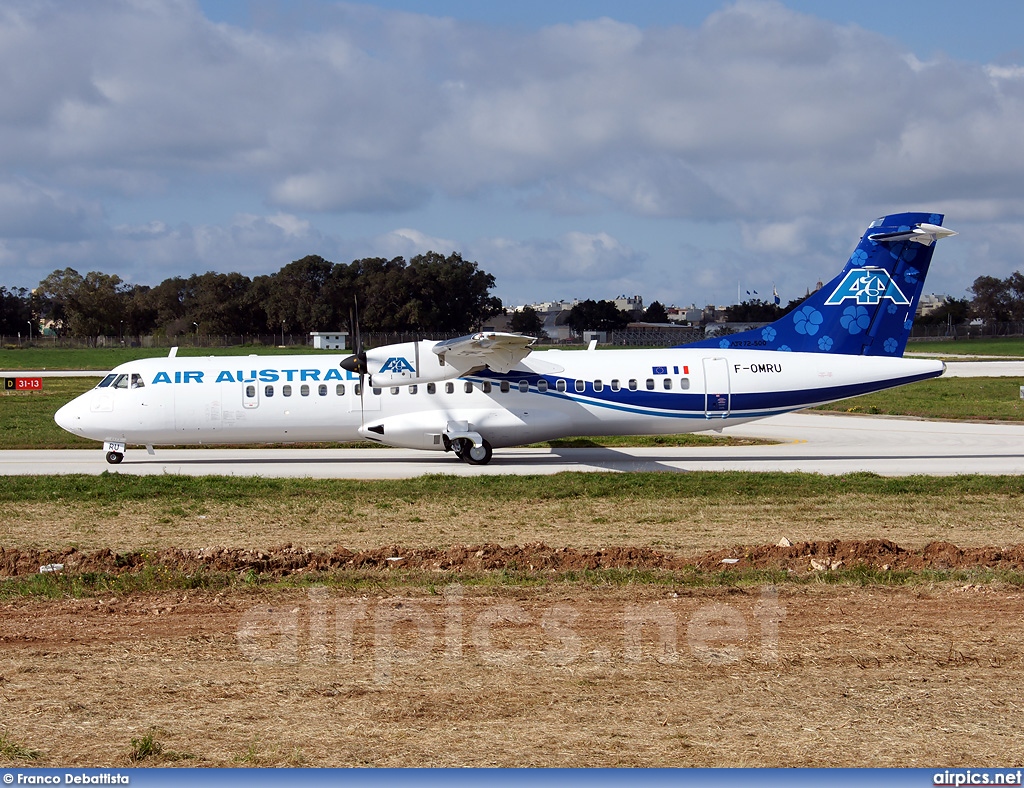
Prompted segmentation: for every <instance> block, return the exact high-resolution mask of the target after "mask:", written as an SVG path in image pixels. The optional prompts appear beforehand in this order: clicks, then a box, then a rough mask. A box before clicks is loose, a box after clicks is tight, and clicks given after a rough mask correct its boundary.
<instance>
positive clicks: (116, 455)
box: [107, 451, 124, 465]
mask: <svg viewBox="0 0 1024 788" xmlns="http://www.w3.org/2000/svg"><path fill="white" fill-rule="evenodd" d="M123 459H124V453H123V452H119V451H108V452H107V462H109V463H110V464H111V465H117V464H118V463H119V462H121V460H123Z"/></svg>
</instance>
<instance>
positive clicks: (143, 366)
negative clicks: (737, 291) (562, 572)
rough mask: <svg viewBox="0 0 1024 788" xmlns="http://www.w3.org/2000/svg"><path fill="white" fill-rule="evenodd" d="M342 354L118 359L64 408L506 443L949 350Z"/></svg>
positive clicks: (217, 432)
mask: <svg viewBox="0 0 1024 788" xmlns="http://www.w3.org/2000/svg"><path fill="white" fill-rule="evenodd" d="M342 358H344V356H342V355H338V354H324V355H302V356H248V357H234V356H219V357H218V356H211V357H204V358H170V357H166V358H153V359H145V360H140V361H133V362H129V363H127V364H122V365H121V366H119V367H117V368H116V369H115V370H113V371H112V373H111V375H108V376H107V378H105V379H104V383H101V385H100V386H98V387H97V388H94V389H92V390H90V391H88V392H86V393H85V394H83V395H82V396H80V397H78V398H77V399H75V400H74V401H72V402H70V403H68V404H67V405H65V406H64V407H63V408H61V409H60V410H59V411H58V413H57V415H56V420H57V423H58V424H60V426H61V427H63V428H64V429H66V430H68V431H69V432H72V433H75V434H77V435H82V436H84V437H87V438H92V439H95V440H98V441H105V442H117V443H122V444H138V445H199V444H246V443H282V442H283V443H292V442H309V441H355V440H362V439H365V438H369V439H371V440H376V441H379V442H381V443H386V444H389V445H393V446H402V447H408V448H418V449H434V450H442V449H444V448H445V441H444V438H443V436H444V435H446V434H447V435H456V434H462V433H460V430H463V431H466V430H469V431H472V432H473V433H474V434H477V433H478V434H479V435H480V436H482V437H483V438H484V439H486V440H487V441H488V442H489V443H490V445H491V446H493V447H501V446H510V445H518V444H523V443H530V442H534V441H539V440H549V439H554V438H559V437H565V436H570V435H624V434H671V433H682V432H697V431H701V430H708V429H721V428H722V427H724V426H728V425H732V424H738V423H742V422H746V421H750V420H753V419H758V418H763V417H766V416H771V415H775V414H778V413H785V412H788V411H792V410H796V409H799V408H803V407H807V406H810V405H815V404H820V403H823V402H829V401H832V400H837V399H843V398H846V397H850V396H856V395H858V394H864V393H868V392H872V391H878V390H881V389H886V388H891V387H893V386H898V385H902V384H904V383H910V382H913V381H916V380H922V379H925V378H931V377H936V376H938V375H941V374H942V371H943V369H944V366H943V364H942V362H940V361H931V360H917V359H904V358H887V357H869V356H841V355H829V354H824V353H813V354H812V353H786V352H770V351H768V352H766V351H758V350H731V349H727V350H709V349H706V348H694V349H687V348H670V349H663V350H580V351H558V350H549V351H541V352H534V353H532V354H531V355H529V356H528V357H527V358H526V359H525V360H523V361H521V362H519V363H518V364H517V365H516V366H515V368H514V369H513V370H512V371H511V372H509V373H508V374H503V375H499V374H493V373H490V372H482V373H478V374H469V375H464V376H462V377H460V378H457V379H453V380H441V381H435V382H433V383H426V382H419V383H415V384H411V385H410V384H403V385H398V386H385V387H381V388H373V386H372V383H371V379H370V378H369V376H367V380H366V386H365V389H364V390H363V391H361V392H360V390H359V385H358V384H359V376H358V375H356V374H354V373H352V372H348V371H346V370H343V369H341V368H340V367H339V362H340V361H341V359H342Z"/></svg>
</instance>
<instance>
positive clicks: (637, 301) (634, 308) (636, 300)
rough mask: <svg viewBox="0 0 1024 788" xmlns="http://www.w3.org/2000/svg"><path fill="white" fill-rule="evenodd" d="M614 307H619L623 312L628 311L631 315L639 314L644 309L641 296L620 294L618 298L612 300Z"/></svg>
mask: <svg viewBox="0 0 1024 788" xmlns="http://www.w3.org/2000/svg"><path fill="white" fill-rule="evenodd" d="M613 303H614V304H615V308H616V309H621V310H622V311H623V312H629V313H630V314H631V315H640V314H642V313H643V311H644V299H643V298H642V297H641V296H638V295H635V296H624V295H620V296H619V297H618V298H616V299H614V300H613Z"/></svg>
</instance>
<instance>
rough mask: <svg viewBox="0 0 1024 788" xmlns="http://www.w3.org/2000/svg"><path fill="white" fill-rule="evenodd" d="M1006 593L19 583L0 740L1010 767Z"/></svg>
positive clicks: (12, 745)
mask: <svg viewBox="0 0 1024 788" xmlns="http://www.w3.org/2000/svg"><path fill="white" fill-rule="evenodd" d="M1022 614H1024V596H1022V593H1021V591H1020V590H1019V589H1018V588H1013V587H1000V586H998V585H996V586H973V585H971V586H953V585H949V584H946V585H944V586H941V587H916V588H912V589H908V588H902V589H893V588H878V587H875V588H857V587H824V586H811V587H795V586H788V585H787V586H784V587H782V588H781V589H779V590H778V592H775V591H773V590H771V589H749V590H742V591H738V590H735V589H713V590H700V591H693V590H690V591H687V590H685V589H679V590H672V589H664V588H659V589H652V588H650V587H631V588H611V589H608V588H603V589H599V588H593V587H587V586H582V585H580V584H565V585H559V586H556V587H549V588H545V589H542V590H527V589H522V588H519V589H507V590H504V591H500V592H494V591H487V592H482V591H480V590H479V589H477V590H474V589H472V588H469V587H466V588H463V587H459V586H452V587H449V588H447V589H444V591H443V592H438V593H433V594H431V593H429V592H425V591H409V592H407V593H402V592H397V593H396V592H390V593H375V594H370V595H349V594H344V593H340V592H337V591H328V590H326V589H323V588H314V589H308V590H305V591H299V590H291V591H276V592H273V593H266V592H262V591H253V592H246V591H244V590H237V591H232V592H228V593H220V594H213V593H209V592H201V593H192V592H190V593H182V592H179V593H174V594H169V593H165V594H144V595H139V596H136V597H132V598H112V597H110V596H106V597H101V598H90V599H78V600H65V601H59V602H40V601H18V602H12V603H9V604H6V605H3V606H0V632H2V633H3V634H2V636H0V660H2V661H0V695H2V697H3V702H4V718H3V722H2V723H0V745H4V744H5V745H6V746H4V747H3V749H2V753H3V754H2V755H0V762H2V763H3V764H4V765H7V766H9V765H21V766H27V765H37V766H62V767H68V766H97V765H104V766H119V765H128V764H130V763H132V762H133V761H132V753H133V746H132V740H133V739H135V740H136V742H138V741H139V740H141V739H143V737H147V736H148V737H150V738H151V740H152V743H153V744H155V745H156V747H155V748H154V749H156V750H158V751H157V752H154V753H153V754H150V755H149V756H148V757H146V758H145V760H143V761H141V762H140V763H141V764H142V765H149V764H152V765H175V764H177V765H204V766H206V765H209V766H231V765H267V766H270V765H325V766H326V765H330V766H364V765H373V766H412V765H420V766H492V765H493V766H524V765H533V766H631V765H636V766H726V765H729V766H861V765H869V764H870V765H875V766H934V765H935V764H943V765H949V766H966V765H972V764H977V763H998V764H1000V765H1005V766H1011V765H1014V764H1016V765H1020V763H1021V761H1024V735H1022V733H1024V731H1022V722H1021V719H1022V715H1021V712H1022V703H1021V699H1020V675H1021V669H1022V667H1024V649H1022V643H1024V615H1022ZM135 752H136V755H137V754H138V748H137V747H136V748H135Z"/></svg>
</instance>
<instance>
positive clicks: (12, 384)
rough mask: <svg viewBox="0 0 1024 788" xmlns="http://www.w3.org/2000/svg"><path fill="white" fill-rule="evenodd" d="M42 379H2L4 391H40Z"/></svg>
mask: <svg viewBox="0 0 1024 788" xmlns="http://www.w3.org/2000/svg"><path fill="white" fill-rule="evenodd" d="M42 388H43V379H42V378H4V391H40V390H42Z"/></svg>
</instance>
